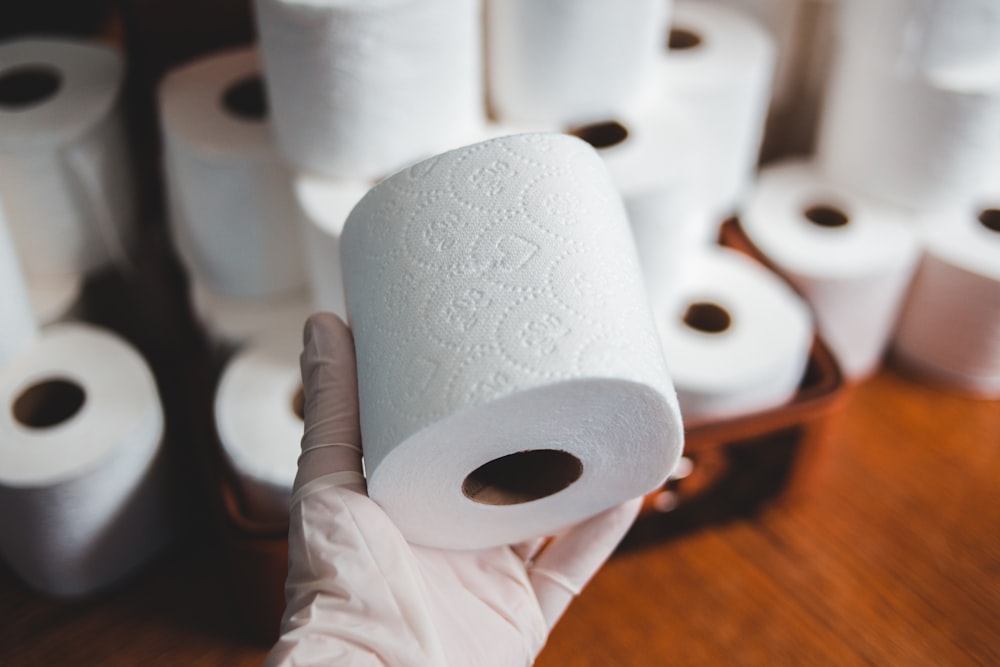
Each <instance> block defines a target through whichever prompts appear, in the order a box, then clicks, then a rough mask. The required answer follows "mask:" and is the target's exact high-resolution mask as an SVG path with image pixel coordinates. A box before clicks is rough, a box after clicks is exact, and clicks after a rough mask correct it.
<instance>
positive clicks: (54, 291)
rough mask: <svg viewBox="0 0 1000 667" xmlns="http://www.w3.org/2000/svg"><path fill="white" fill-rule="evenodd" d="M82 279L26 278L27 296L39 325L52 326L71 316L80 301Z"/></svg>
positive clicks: (57, 277)
mask: <svg viewBox="0 0 1000 667" xmlns="http://www.w3.org/2000/svg"><path fill="white" fill-rule="evenodd" d="M82 290H83V278H82V277H81V276H79V275H65V276H28V294H29V296H30V297H31V305H32V308H33V309H34V312H35V318H36V319H37V320H38V323H39V324H42V325H45V324H52V323H53V322H58V321H59V320H62V319H64V318H67V317H70V316H71V315H72V314H73V310H74V308H76V306H77V304H78V303H79V301H80V297H81V292H82Z"/></svg>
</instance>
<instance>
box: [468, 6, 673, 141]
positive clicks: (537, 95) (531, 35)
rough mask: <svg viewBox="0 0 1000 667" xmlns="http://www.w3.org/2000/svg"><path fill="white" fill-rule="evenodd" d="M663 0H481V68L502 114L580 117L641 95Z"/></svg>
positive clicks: (658, 45) (599, 114) (659, 35)
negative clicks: (483, 9)
mask: <svg viewBox="0 0 1000 667" xmlns="http://www.w3.org/2000/svg"><path fill="white" fill-rule="evenodd" d="M670 5H671V2H670V0H619V1H618V2H605V1H604V0H487V3H486V19H487V20H486V30H487V40H486V42H487V49H488V53H487V58H486V64H487V76H488V89H489V97H490V103H491V106H492V110H493V112H494V115H495V116H497V117H498V118H500V119H501V120H504V121H539V122H553V123H586V122H592V121H595V120H600V119H602V118H605V117H607V116H610V115H613V114H616V113H620V112H621V111H622V110H624V109H627V108H630V107H631V106H632V104H633V101H634V100H637V99H640V98H641V97H642V96H643V89H644V88H646V87H647V86H648V84H649V77H650V76H651V75H652V72H653V67H654V63H655V61H656V58H657V55H658V54H659V52H660V50H661V49H662V45H663V40H664V34H665V31H666V26H667V24H668V22H669V16H670Z"/></svg>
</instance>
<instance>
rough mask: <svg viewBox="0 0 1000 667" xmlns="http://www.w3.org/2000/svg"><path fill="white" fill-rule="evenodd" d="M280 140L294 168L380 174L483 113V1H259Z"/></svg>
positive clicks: (352, 175) (423, 151)
mask: <svg viewBox="0 0 1000 667" xmlns="http://www.w3.org/2000/svg"><path fill="white" fill-rule="evenodd" d="M256 8H257V28H258V34H259V37H260V48H261V57H262V60H263V63H264V70H265V73H266V79H267V89H268V93H269V98H270V101H271V109H272V111H273V114H274V116H273V117H274V128H275V131H276V132H277V138H278V144H279V146H280V148H281V151H282V152H283V153H284V155H285V157H286V158H287V160H288V161H289V162H290V163H291V164H292V165H294V166H295V167H296V168H298V169H303V170H309V171H316V172H319V173H321V174H325V175H327V176H331V177H335V178H348V179H354V178H358V179H366V178H378V177H381V176H383V175H385V174H387V173H390V172H392V171H395V170H396V169H399V168H401V167H402V166H404V165H406V164H408V163H410V162H412V161H414V160H417V159H420V158H423V157H425V156H427V155H429V154H430V153H431V151H433V150H434V149H435V148H436V147H438V146H439V145H441V143H442V142H444V141H447V140H448V138H449V137H451V136H458V135H461V134H462V133H464V132H465V131H467V129H468V128H470V127H473V126H474V125H475V124H476V123H478V122H480V119H481V118H482V116H483V113H484V110H483V99H482V98H483V92H482V78H483V77H482V54H481V53H482V16H481V3H480V2H479V1H478V0H376V1H374V2H373V1H372V0H319V1H317V0H256Z"/></svg>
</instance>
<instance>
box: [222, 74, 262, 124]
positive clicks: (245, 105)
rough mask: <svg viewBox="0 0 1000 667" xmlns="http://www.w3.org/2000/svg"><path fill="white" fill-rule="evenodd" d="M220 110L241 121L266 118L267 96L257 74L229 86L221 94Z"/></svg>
mask: <svg viewBox="0 0 1000 667" xmlns="http://www.w3.org/2000/svg"><path fill="white" fill-rule="evenodd" d="M222 108H223V109H225V110H226V111H228V112H229V113H231V114H232V115H234V116H236V117H237V118H242V119H243V120H251V121H261V120H264V119H265V118H267V112H268V108H267V95H266V94H265V92H264V82H263V81H261V78H260V75H259V74H252V75H250V76H248V77H246V78H243V79H240V80H239V81H237V82H236V83H234V84H232V85H230V86H229V87H228V88H226V90H225V91H224V92H223V93H222Z"/></svg>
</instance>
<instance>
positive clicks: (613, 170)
mask: <svg viewBox="0 0 1000 667" xmlns="http://www.w3.org/2000/svg"><path fill="white" fill-rule="evenodd" d="M681 111H683V110H682V109H678V108H676V107H669V106H668V105H666V104H663V105H658V106H656V107H650V108H649V110H647V111H644V112H642V113H628V114H620V115H619V116H617V117H616V118H614V119H609V120H606V121H603V122H598V123H592V124H589V125H580V126H577V127H575V128H569V129H568V130H567V133H568V134H572V135H574V136H577V137H579V138H581V139H583V140H584V141H586V142H587V143H589V144H590V145H592V146H593V147H595V148H596V149H597V153H598V155H600V157H601V159H602V160H603V161H604V164H605V165H606V166H607V168H608V171H609V172H610V174H611V179H612V181H613V182H614V184H615V187H616V188H617V189H618V193H619V194H620V195H621V197H622V200H623V201H624V203H625V210H626V212H627V213H628V219H629V223H630V225H631V228H632V234H633V237H634V239H635V245H636V249H637V250H638V253H639V264H640V266H641V268H642V272H643V276H644V278H645V284H646V289H647V291H648V292H649V294H650V295H651V296H655V295H659V294H661V293H666V292H669V291H670V290H671V289H673V288H674V287H675V285H676V278H677V274H678V271H680V270H681V267H682V266H683V264H684V262H685V261H686V260H687V258H688V257H689V256H690V255H691V253H692V252H693V251H694V250H696V249H698V248H700V247H702V246H704V245H706V244H708V243H709V242H710V241H712V240H714V238H715V235H716V233H717V231H718V223H719V219H717V218H716V217H715V216H714V215H713V213H714V211H713V210H712V203H711V200H710V198H709V194H708V193H709V192H711V191H712V189H713V187H714V186H715V185H716V184H715V182H714V180H712V177H713V172H710V171H709V170H708V169H707V167H708V166H709V165H707V164H706V162H705V161H704V159H705V157H706V156H705V155H704V154H703V151H701V150H700V146H699V145H698V143H697V142H696V140H695V137H696V136H697V134H698V133H699V132H700V128H699V126H698V125H696V124H695V123H694V122H693V120H692V119H691V118H689V117H688V116H686V115H685V114H683V113H681Z"/></svg>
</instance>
